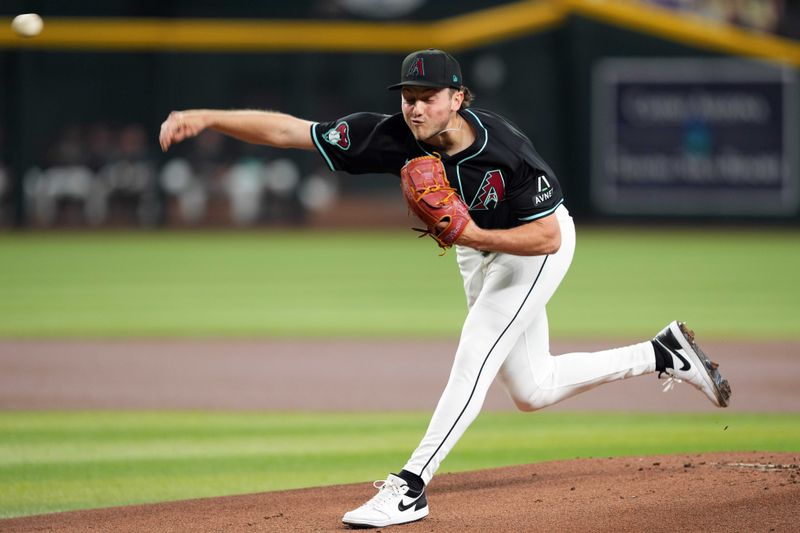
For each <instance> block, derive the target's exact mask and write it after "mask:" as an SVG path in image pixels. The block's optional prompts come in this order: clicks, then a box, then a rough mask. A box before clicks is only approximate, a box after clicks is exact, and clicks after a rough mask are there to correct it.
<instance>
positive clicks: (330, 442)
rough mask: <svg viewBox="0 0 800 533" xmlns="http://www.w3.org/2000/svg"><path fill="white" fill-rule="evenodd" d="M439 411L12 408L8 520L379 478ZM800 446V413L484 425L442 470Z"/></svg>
mask: <svg viewBox="0 0 800 533" xmlns="http://www.w3.org/2000/svg"><path fill="white" fill-rule="evenodd" d="M428 419H429V413H249V414H247V413H202V412H166V413H165V412H158V413H156V412H78V413H68V412H64V413H46V412H16V413H13V412H6V413H0V517H6V518H7V517H12V516H21V515H26V514H37V513H45V512H54V511H62V510H68V509H81V508H92V507H106V506H112V505H125V504H132V503H142V502H157V501H167V500H175V499H186V498H198V497H204V496H220V495H226V494H238V493H252V492H261V491H269V490H278V489H287V488H295V487H305V486H316V485H326V484H338V483H348V482H363V481H370V480H372V479H375V478H379V477H381V476H384V475H385V474H386V472H387V471H388V470H390V469H393V468H399V467H400V466H402V464H403V463H404V462H405V460H406V459H407V457H408V454H409V453H410V452H411V450H413V448H414V446H415V445H416V444H417V442H418V441H419V438H420V437H421V435H422V433H423V431H424V429H425V427H426V425H427V422H428ZM736 450H743V451H751V450H763V451H800V414H760V413H755V414H753V413H750V414H747V413H731V412H713V413H707V414H693V415H683V414H658V415H656V414H652V413H647V414H641V413H637V414H624V413H585V414H584V413H536V414H524V413H505V412H488V413H483V414H481V415H480V416H479V417H478V420H477V421H476V422H475V423H474V424H473V425H472V426H471V427H470V429H469V431H468V432H467V434H466V435H465V436H464V438H463V439H462V440H461V441H460V442H459V445H458V446H457V447H456V449H455V450H454V451H453V452H452V453H451V454H450V456H449V457H448V458H447V460H446V461H445V463H444V465H443V467H442V470H441V471H442V472H453V471H465V470H474V469H479V468H490V467H498V466H506V465H513V464H523V463H534V462H540V461H546V460H555V459H572V458H575V457H606V456H620V455H649V454H667V453H681V452H704V451H736Z"/></svg>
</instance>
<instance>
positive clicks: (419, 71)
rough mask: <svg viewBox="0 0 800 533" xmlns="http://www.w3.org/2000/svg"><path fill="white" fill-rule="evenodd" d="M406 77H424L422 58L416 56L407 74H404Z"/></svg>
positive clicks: (423, 60) (423, 61)
mask: <svg viewBox="0 0 800 533" xmlns="http://www.w3.org/2000/svg"><path fill="white" fill-rule="evenodd" d="M406 77H408V78H412V77H422V78H424V77H425V59H424V58H422V57H419V56H417V58H416V59H415V60H414V62H413V63H411V66H410V67H409V68H408V72H406Z"/></svg>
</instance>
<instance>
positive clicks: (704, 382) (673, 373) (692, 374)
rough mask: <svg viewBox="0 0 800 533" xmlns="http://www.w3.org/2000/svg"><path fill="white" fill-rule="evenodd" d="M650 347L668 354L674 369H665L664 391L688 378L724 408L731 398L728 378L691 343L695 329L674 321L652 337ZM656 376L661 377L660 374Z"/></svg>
mask: <svg viewBox="0 0 800 533" xmlns="http://www.w3.org/2000/svg"><path fill="white" fill-rule="evenodd" d="M653 348H654V349H655V350H659V351H660V352H661V353H666V354H669V356H670V358H671V359H672V365H673V366H674V368H667V369H666V370H664V372H663V373H664V374H667V376H668V377H667V380H666V382H665V383H664V390H665V391H668V390H671V389H672V387H674V386H675V383H681V382H683V381H688V382H689V383H691V384H692V385H694V387H695V388H697V389H698V390H700V391H701V392H702V393H703V394H705V395H706V396H707V397H708V399H709V400H711V403H713V404H714V405H716V406H717V407H727V406H728V401H729V400H730V398H731V387H730V385H729V384H728V380H727V379H725V378H723V377H722V374H720V373H719V370H718V368H719V365H718V364H717V363H715V362H713V361H711V359H709V358H708V356H707V355H706V354H705V353H703V351H702V350H701V349H700V347H699V346H697V344H695V342H694V332H693V331H692V330H690V329H689V328H687V327H686V324H684V323H683V322H678V321H677V320H676V321H673V322H671V323H670V324H669V325H668V326H667V327H665V328H664V329H662V330H661V332H660V333H659V334H658V335H656V336H655V338H654V339H653ZM658 377H659V378H660V377H661V374H660V373H659V375H658Z"/></svg>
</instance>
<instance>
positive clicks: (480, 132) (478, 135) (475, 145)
mask: <svg viewBox="0 0 800 533" xmlns="http://www.w3.org/2000/svg"><path fill="white" fill-rule="evenodd" d="M458 114H459V115H460V116H461V118H463V119H464V120H466V121H467V124H469V125H470V126H472V131H474V132H475V140H474V141H473V142H472V144H470V145H469V146H467V147H466V148H465V149H463V150H461V151H460V152H457V153H455V154H453V155H447V154H444V153H441V152H439V150H441V148H439V147H437V146H433V145H432V144H428V143H426V142H423V141H417V144H418V145H419V147H420V148H422V150H423V151H424V152H425V153H428V154H430V153H433V152H436V153H439V154H440V155H441V156H442V161H447V162H455V163H456V164H458V163H460V162H462V161H464V160H466V159H468V158H470V157H473V156H474V155H476V154H477V153H478V152H480V151H481V150H482V149H483V147H484V146H485V144H486V128H485V127H484V126H483V124H481V122H480V120H478V117H476V116H475V114H474V113H473V112H472V111H469V110H466V109H459V110H458Z"/></svg>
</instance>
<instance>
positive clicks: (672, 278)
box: [0, 229, 800, 339]
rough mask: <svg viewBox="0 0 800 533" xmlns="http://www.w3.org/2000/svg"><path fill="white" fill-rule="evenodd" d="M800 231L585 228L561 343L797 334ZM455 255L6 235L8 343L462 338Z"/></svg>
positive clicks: (557, 314) (400, 245)
mask: <svg viewBox="0 0 800 533" xmlns="http://www.w3.org/2000/svg"><path fill="white" fill-rule="evenodd" d="M798 244H800V232H797V231H793V230H782V231H776V230H772V231H767V230H764V231H746V232H742V231H708V232H702V231H690V230H681V231H676V230H663V229H642V230H633V229H626V230H612V229H588V230H585V229H584V230H580V229H579V234H578V249H577V253H576V257H575V260H574V262H573V266H572V269H571V271H570V273H569V274H568V275H567V278H566V280H565V282H564V283H563V284H562V287H561V288H560V289H559V291H558V292H557V293H556V296H555V297H554V299H553V301H552V302H551V304H550V306H549V310H548V312H549V314H550V325H551V330H552V334H553V335H554V336H561V337H595V338H620V337H626V338H627V337H632V336H633V337H636V338H639V337H643V336H646V337H649V336H651V335H652V334H653V333H654V332H655V331H656V330H657V329H658V328H660V327H661V326H663V324H665V323H666V322H668V321H669V320H672V319H674V318H682V319H684V320H687V321H689V322H690V324H692V325H694V327H696V328H697V329H698V330H701V332H702V335H703V337H704V338H709V337H717V338H737V339H743V338H785V339H800V327H798V325H797V324H798V322H797V321H798V317H800V299H799V298H798V297H797V295H798V288H799V287H800V278H798V275H797V273H798V272H800V246H798ZM464 316H465V304H464V296H463V294H462V291H461V278H460V276H459V275H458V272H457V268H456V265H455V254H454V253H453V252H450V253H448V254H447V256H445V257H437V255H436V248H435V246H434V244H433V243H432V242H430V241H429V240H418V239H415V238H413V235H412V234H411V232H406V231H394V232H385V233H382V232H374V233H348V232H331V233H312V232H302V231H297V232H259V233H235V232H230V233H82V234H71V233H47V234H5V235H0V337H6V338H9V337H28V338H42V337H76V336H80V337H96V336H103V337H139V336H173V337H174V336H192V337H237V336H238V337H253V336H288V337H291V336H318V337H321V336H354V337H362V336H390V337H405V336H408V335H414V336H428V337H437V336H438V337H441V336H455V335H457V334H458V331H459V330H460V327H461V324H462V322H463V319H464Z"/></svg>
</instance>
